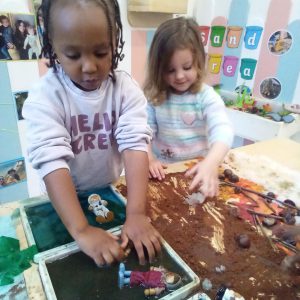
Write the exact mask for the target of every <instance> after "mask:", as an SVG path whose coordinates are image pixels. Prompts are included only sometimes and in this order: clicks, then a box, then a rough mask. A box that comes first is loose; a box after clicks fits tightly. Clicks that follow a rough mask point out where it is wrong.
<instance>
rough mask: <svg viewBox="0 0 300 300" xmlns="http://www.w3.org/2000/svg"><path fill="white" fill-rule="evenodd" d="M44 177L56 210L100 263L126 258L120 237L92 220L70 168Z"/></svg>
mask: <svg viewBox="0 0 300 300" xmlns="http://www.w3.org/2000/svg"><path fill="white" fill-rule="evenodd" d="M44 181H45V184H46V187H47V192H48V194H49V197H50V199H51V202H52V203H53V206H54V208H55V210H56V211H57V213H58V215H59V216H60V218H61V220H62V222H63V223H64V225H65V226H66V228H67V230H68V231H69V233H70V234H71V236H72V237H73V238H74V239H75V240H76V242H77V243H78V245H79V247H80V248H81V249H82V251H83V252H85V253H86V254H87V255H89V256H90V257H91V258H92V259H93V260H94V261H95V263H96V264H97V265H99V266H100V265H104V264H111V263H112V262H113V261H114V260H118V261H120V260H122V258H123V257H124V252H123V250H122V248H121V247H120V246H119V243H118V242H117V239H118V238H117V237H116V236H113V235H112V234H110V233H107V232H105V231H104V230H102V229H100V228H96V227H93V226H90V225H89V224H88V222H87V219H86V217H85V215H84V213H83V211H82V208H81V206H80V203H79V200H78V198H77V194H76V190H75V187H74V184H73V181H72V178H71V176H70V173H69V170H68V169H57V170H55V171H53V172H51V173H49V174H48V175H46V176H45V177H44Z"/></svg>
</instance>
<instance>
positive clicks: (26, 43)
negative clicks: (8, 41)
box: [23, 35, 28, 49]
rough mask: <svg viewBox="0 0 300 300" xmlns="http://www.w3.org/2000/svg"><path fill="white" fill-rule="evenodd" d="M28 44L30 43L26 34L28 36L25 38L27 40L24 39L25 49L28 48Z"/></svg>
mask: <svg viewBox="0 0 300 300" xmlns="http://www.w3.org/2000/svg"><path fill="white" fill-rule="evenodd" d="M27 45H28V35H27V36H26V38H25V41H24V47H23V48H24V49H26V48H27Z"/></svg>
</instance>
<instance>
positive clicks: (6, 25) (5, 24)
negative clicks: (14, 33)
mask: <svg viewBox="0 0 300 300" xmlns="http://www.w3.org/2000/svg"><path fill="white" fill-rule="evenodd" d="M2 25H3V26H4V27H8V26H9V21H8V19H6V18H5V19H3V20H2Z"/></svg>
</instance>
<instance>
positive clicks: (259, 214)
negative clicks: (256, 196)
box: [247, 208, 284, 221]
mask: <svg viewBox="0 0 300 300" xmlns="http://www.w3.org/2000/svg"><path fill="white" fill-rule="evenodd" d="M247 211H248V212H249V213H250V214H254V215H257V216H261V217H266V218H272V219H276V220H281V221H283V220H284V218H283V217H280V216H275V215H269V214H264V213H261V212H257V211H255V210H252V209H249V208H248V209H247Z"/></svg>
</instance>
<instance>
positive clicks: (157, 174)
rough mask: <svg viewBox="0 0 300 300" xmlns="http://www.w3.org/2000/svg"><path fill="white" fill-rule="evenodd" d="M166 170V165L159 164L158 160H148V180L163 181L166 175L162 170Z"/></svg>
mask: <svg viewBox="0 0 300 300" xmlns="http://www.w3.org/2000/svg"><path fill="white" fill-rule="evenodd" d="M166 168H167V165H165V164H163V163H161V162H160V161H159V160H158V159H155V158H153V159H149V178H157V179H158V180H162V179H164V178H165V175H166V174H165V171H164V169H166Z"/></svg>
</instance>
